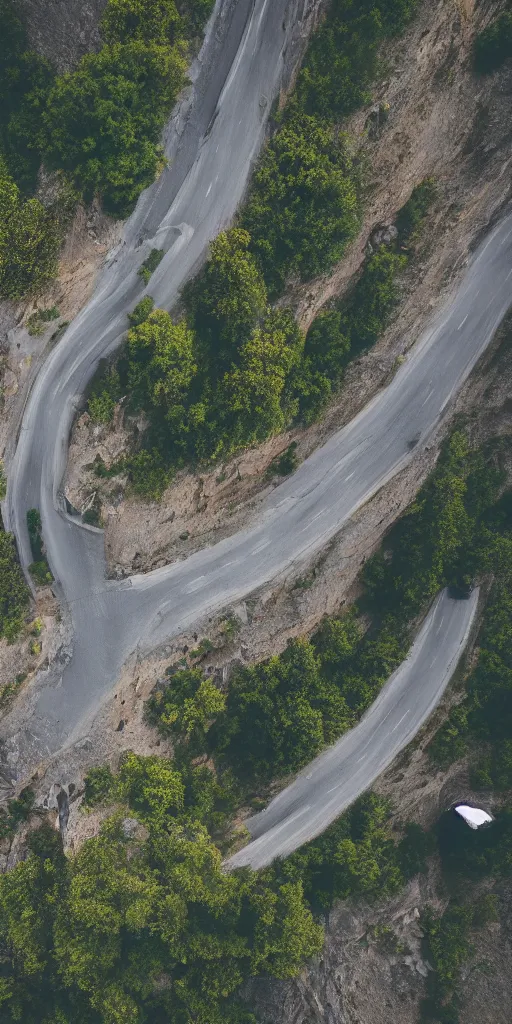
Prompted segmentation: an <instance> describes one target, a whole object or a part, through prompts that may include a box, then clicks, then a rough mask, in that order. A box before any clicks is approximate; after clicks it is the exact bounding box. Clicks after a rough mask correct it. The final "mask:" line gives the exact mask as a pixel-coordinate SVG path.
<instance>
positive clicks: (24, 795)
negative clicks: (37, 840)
mask: <svg viewBox="0 0 512 1024" xmlns="http://www.w3.org/2000/svg"><path fill="white" fill-rule="evenodd" d="M34 801H35V796H34V793H33V791H32V790H31V789H30V786H26V787H25V789H22V791H21V793H20V795H19V796H18V797H15V798H14V799H11V800H8V801H7V807H6V808H3V807H2V808H1V809H0V839H5V838H7V837H11V836H13V835H14V834H15V832H16V829H17V827H18V825H19V824H20V822H22V821H26V820H27V818H28V817H29V815H30V812H31V811H32V808H33V806H34Z"/></svg>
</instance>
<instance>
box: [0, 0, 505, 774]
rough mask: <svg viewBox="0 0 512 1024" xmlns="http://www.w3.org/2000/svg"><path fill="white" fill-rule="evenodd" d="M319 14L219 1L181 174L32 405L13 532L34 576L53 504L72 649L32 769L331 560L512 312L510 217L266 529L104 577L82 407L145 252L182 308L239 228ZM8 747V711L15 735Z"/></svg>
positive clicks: (146, 201)
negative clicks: (285, 80)
mask: <svg viewBox="0 0 512 1024" xmlns="http://www.w3.org/2000/svg"><path fill="white" fill-rule="evenodd" d="M306 6H307V5H305V4H304V2H303V0H253V2H252V3H251V0H238V4H237V5H236V6H233V4H232V3H231V2H229V0H224V2H219V3H218V5H217V8H216V10H217V20H216V21H214V24H213V27H212V29H211V30H210V32H209V34H208V38H207V40H206V43H205V47H204V51H203V56H202V62H200V65H199V73H198V76H197V79H196V83H195V87H194V88H195V91H194V97H193V100H192V103H191V107H190V111H189V113H188V116H187V118H186V119H185V123H184V126H183V125H180V124H178V127H177V128H176V129H173V130H172V131H171V132H170V136H169V142H168V154H169V155H170V156H171V157H173V163H172V166H171V167H170V169H169V170H168V171H167V172H166V173H165V174H164V175H163V177H162V179H161V180H159V182H158V183H156V184H155V186H154V187H153V188H152V189H150V190H149V191H148V192H147V193H145V195H144V196H143V197H142V198H141V201H140V203H139V205H138V207H137V210H136V211H135V214H134V215H133V217H132V218H131V219H130V221H129V222H128V224H127V227H126V233H125V240H124V244H123V245H122V246H121V247H120V249H119V250H118V252H117V254H116V255H115V256H114V258H113V260H112V261H111V263H110V265H109V267H108V268H107V269H106V271H105V273H104V275H103V277H102V279H101V282H100V286H99V288H98V291H97V292H96V294H95V296H94V297H93V299H92V300H91V302H90V303H89V305H88V306H87V307H86V309H85V310H83V311H82V312H81V313H80V315H79V316H78V317H77V318H76V320H75V321H74V322H73V324H72V325H71V326H70V328H69V329H68V331H67V332H66V334H65V335H64V337H63V339H62V340H61V341H60V342H59V343H58V345H57V346H56V347H55V349H54V350H53V351H52V353H51V354H50V356H49V358H48V360H47V362H46V363H45V365H44V366H43V368H42V370H41V372H40V374H39V375H38V378H37V380H36V383H35V385H34V388H33V390H32V393H31V395H30V398H29V400H28V402H27V405H26V409H25V413H24V416H23V421H22V425H21V431H20V435H19V440H18V445H17V449H16V452H15V455H14V457H13V459H12V461H11V463H10V465H9V472H8V495H7V500H6V502H5V503H4V522H5V525H6V527H7V528H9V529H13V530H14V531H15V533H16V536H17V539H18V544H19V550H20V557H21V559H22V563H23V565H24V566H25V567H26V566H27V565H28V564H29V563H30V561H31V554H30V545H29V541H28V535H27V530H26V512H27V510H28V509H29V508H32V507H39V509H40V510H41V516H42V523H43V536H44V539H45V543H46V548H47V552H48V558H49V562H50V565H51V568H52V571H53V573H54V576H55V579H56V581H57V582H56V589H57V592H58V594H59V597H60V600H61V603H62V608H63V613H64V615H68V614H70V616H71V619H72V627H73V635H74V642H73V654H72V658H71V660H70V661H68V663H67V664H66V665H65V667H64V668H62V666H61V667H59V664H57V663H56V664H54V665H53V666H51V668H50V670H49V671H48V673H47V674H46V676H45V678H44V679H42V680H39V681H38V684H37V685H36V686H35V687H34V688H33V689H32V690H31V691H30V694H29V695H28V697H27V700H30V701H31V705H30V709H29V710H28V711H27V716H26V719H25V721H24V723H23V727H22V729H21V731H19V736H18V748H19V751H20V759H19V762H18V765H17V772H18V774H19V775H23V774H24V773H25V772H27V771H29V770H31V768H32V767H33V766H34V764H35V763H37V762H38V761H39V760H40V758H41V756H44V755H46V754H51V753H53V752H56V751H57V750H59V749H61V748H62V747H63V746H64V745H66V744H68V743H70V742H73V741H74V740H76V739H78V738H79V737H80V736H81V735H83V733H84V731H85V730H86V728H87V723H88V720H89V718H90V716H91V715H93V714H94V713H95V712H96V711H97V710H98V709H99V707H100V706H101V703H102V701H103V700H104V699H105V698H106V697H108V695H109V694H110V693H111V690H112V687H113V686H114V684H115V682H116V680H117V679H118V677H119V673H120V670H121V667H122V665H123V664H124V662H125V661H126V659H127V657H128V656H129V655H130V654H131V653H133V652H134V651H137V652H138V653H141V654H144V653H146V652H149V651H150V650H152V649H155V648H156V647H157V646H159V645H160V644H161V643H163V642H164V641H165V640H167V639H168V638H170V637H172V636H175V635H177V634H178V633H180V632H181V631H182V630H183V629H185V628H187V627H188V626H190V625H191V624H192V623H193V622H194V621H196V620H197V619H198V618H199V617H200V616H203V615H204V614H207V613H212V612H218V611H220V610H221V609H222V608H223V607H225V606H227V605H229V604H231V603H232V602H235V601H238V600H240V599H242V598H243V597H244V596H246V595H247V594H249V593H250V592H251V591H253V590H254V589H256V588H257V587H259V586H261V585H262V584H264V583H266V582H268V581H270V580H272V579H273V578H275V577H276V576H278V575H279V574H283V573H288V572H290V573H291V572H293V571H296V570H297V568H298V567H299V566H300V565H301V564H303V563H304V562H305V561H307V559H308V557H310V556H311V555H312V554H313V553H315V552H316V551H318V550H320V549H321V548H322V547H323V546H324V545H325V543H326V542H327V541H328V540H329V539H330V538H331V537H332V536H333V535H334V534H335V533H336V532H337V531H338V530H339V529H340V527H341V526H342V525H343V524H344V523H345V522H346V521H347V519H349V517H350V516H351V515H352V514H353V512H354V511H355V510H356V509H357V508H358V507H360V506H361V504H363V503H364V502H365V501H366V500H368V499H369V498H370V497H371V496H372V495H373V494H375V492H376V491H377V490H378V489H379V488H380V487H381V486H382V485H383V484H384V483H385V482H386V481H387V480H389V479H390V478H391V477H393V475H394V474H395V473H397V472H398V470H399V469H401V468H402V467H403V466H405V465H406V464H407V462H408V461H409V460H410V459H411V457H412V455H413V453H414V451H417V450H418V449H419V448H421V447H422V446H424V445H425V444H426V442H427V440H428V438H429V436H430V434H431V432H432V431H433V429H434V428H435V426H436V425H437V423H438V421H439V419H440V417H441V416H442V415H443V413H444V412H445V411H446V409H447V408H448V406H449V403H450V401H451V399H452V397H453V396H454V395H455V393H456V392H457V390H458V389H459V387H460V385H461V383H462V382H463V380H464V379H465V378H466V377H467V375H468V374H469V372H470V370H471V369H472V367H473V366H474V365H475V363H476V361H477V359H478V358H479V356H480V355H481V353H482V352H483V351H484V349H485V347H486V346H487V344H488V343H489V341H490V339H491V337H492V335H493V333H494V331H495V329H496V327H497V326H498V324H499V323H500V321H501V319H502V317H503V316H504V314H505V312H506V310H507V308H508V306H509V304H510V279H511V277H512V217H508V218H506V219H504V220H503V221H502V222H501V224H499V225H498V226H497V228H496V229H495V230H493V231H492V233H491V234H490V236H489V238H488V239H487V241H486V242H485V243H484V244H483V245H482V246H481V247H480V249H479V251H478V253H477V254H476V255H475V257H474V259H473V261H472V264H471V266H470V267H469V268H468V270H467V271H466V273H465V276H464V278H463V280H462V281H461V283H460V285H459V287H458V289H457V292H456V294H455V295H454V296H453V298H452V300H451V301H450V302H449V303H448V304H447V305H446V307H445V308H444V309H443V310H442V312H441V313H440V314H439V316H438V317H437V319H436V320H435V322H434V323H433V324H432V326H431V327H430V329H429V330H428V331H427V332H426V333H425V334H424V336H423V337H422V338H421V339H420V340H419V341H418V342H417V343H416V345H415V346H414V348H413V350H412V352H411V355H410V356H409V358H408V359H407V360H406V362H405V363H404V364H403V365H402V366H401V367H400V369H399V370H398V372H397V374H396V376H395V378H394V379H393V381H392V383H391V384H390V385H389V386H388V387H387V388H386V389H385V390H383V391H382V392H381V393H380V394H379V395H378V396H377V397H376V398H375V399H374V400H373V401H372V402H371V403H370V404H369V405H368V406H367V407H366V408H365V409H364V410H363V411H362V412H361V413H360V414H359V415H358V416H357V417H356V418H355V419H354V420H353V421H352V422H351V423H350V424H349V425H348V426H346V427H345V428H344V429H343V430H341V431H339V432H338V433H337V434H335V435H334V436H333V437H332V438H331V439H330V440H329V441H328V442H327V444H326V445H324V446H323V447H322V448H321V449H318V450H317V451H316V452H315V453H314V454H313V455H312V456H311V457H310V458H309V459H308V460H307V461H306V462H304V463H303V465H302V466H301V467H300V468H299V469H298V470H297V472H296V473H295V474H294V475H293V477H291V478H290V479H289V480H287V481H286V482H284V483H283V484H281V485H280V486H279V487H278V488H276V489H275V490H274V492H273V494H272V495H271V497H270V499H269V500H268V501H267V503H266V505H265V506H264V507H263V510H262V512H261V513H260V514H259V515H258V518H257V521H256V522H255V524H254V525H253V526H252V528H250V529H246V530H244V531H241V532H240V533H238V534H236V535H234V536H233V537H231V538H228V539H226V540H224V541H222V542H220V543H219V544H217V545H215V546H212V547H211V548H208V549H206V550H203V551H200V552H197V553H196V554H194V555H192V556H191V557H190V558H188V559H187V560H186V561H185V562H179V563H175V564H173V565H171V566H168V567H165V568H163V569H159V570H157V571H155V572H152V573H149V574H147V575H145V576H143V575H140V576H133V577H131V578H130V579H129V580H124V581H121V582H112V581H107V580H106V576H105V559H104V547H103V534H102V532H101V531H98V530H94V529H92V528H90V527H89V528H88V527H83V526H81V525H79V524H78V523H77V522H76V520H73V518H72V517H70V516H69V515H68V514H67V513H66V511H65V503H64V498H63V495H62V493H61V482H62V479H63V475H64V469H65V462H66V455H67V442H68V436H69V429H70V426H71V422H72V419H73V414H74V411H75V409H76V406H77V401H78V398H79V396H80V395H81V394H82V393H83V390H84V387H85V385H86V383H87V381H88V380H89V378H90V376H91V374H92V372H93V371H94V369H95V367H96V365H97V362H98V360H99V359H100V358H101V357H102V356H105V355H106V354H107V353H108V352H109V351H111V350H112V348H113V347H115V346H116V345H117V344H118V343H119V340H120V338H121V336H122V333H123V331H124V329H125V327H126V313H127V312H128V311H129V310H130V309H131V308H133V306H134V304H135V303H136V302H137V301H138V300H139V299H140V298H141V295H142V294H143V291H144V290H143V288H142V286H141V282H140V279H139V278H138V277H137V273H136V271H137V268H138V267H139V266H140V263H141V262H142V261H143V259H144V258H145V256H146V255H147V252H148V250H149V249H151V248H152V246H153V245H158V246H159V247H160V248H163V249H165V250H166V256H165V257H164V259H163V260H162V262H161V264H160V266H159V268H158V270H157V271H156V272H155V274H154V275H153V277H152V279H151V282H150V292H151V294H152V295H153V296H154V298H155V300H156V302H157V304H158V305H160V306H163V307H165V308H170V307H171V306H172V305H173V303H174V302H175V299H176V295H177V292H178V290H179V287H180V286H181V284H182V283H183V281H184V279H185V278H186V276H187V275H188V274H189V273H190V272H191V271H192V269H193V268H194V266H195V265H196V264H197V261H198V260H199V259H200V257H201V255H202V254H203V253H204V251H205V248H206V245H207V243H208V241H209V239H210V238H212V237H213V236H214V235H215V234H216V233H217V231H218V230H219V229H220V228H222V227H223V226H225V225H226V224H227V223H228V222H229V221H230V219H231V218H232V216H233V213H234V212H235V209H236V206H237V204H238V202H239V199H240V197H241V195H242V192H243V187H244V185H245V182H246V180H247V176H248V173H249V170H250V165H251V161H252V159H253V157H254V154H255V153H256V152H257V149H258V146H259V145H260V142H261V138H262V133H263V126H264V122H265V118H266V114H267V112H268V106H269V103H270V101H271V99H272V96H273V95H274V93H275V91H276V89H277V87H278V84H279V80H280V77H281V73H282V55H283V50H284V47H285V46H286V45H287V40H288V41H289V39H290V36H291V32H292V28H293V24H294V22H295V21H296V20H297V18H298V16H299V14H300V13H302V12H303V11H304V9H305V7H306ZM215 93H216V97H217V98H216V100H215ZM212 97H213V98H212ZM205 111H206V113H205ZM16 728H18V723H17V725H16ZM11 735H12V722H11V720H10V716H9V715H8V716H6V717H5V719H4V720H3V721H2V723H1V724H0V737H3V738H4V739H5V738H6V737H9V736H11Z"/></svg>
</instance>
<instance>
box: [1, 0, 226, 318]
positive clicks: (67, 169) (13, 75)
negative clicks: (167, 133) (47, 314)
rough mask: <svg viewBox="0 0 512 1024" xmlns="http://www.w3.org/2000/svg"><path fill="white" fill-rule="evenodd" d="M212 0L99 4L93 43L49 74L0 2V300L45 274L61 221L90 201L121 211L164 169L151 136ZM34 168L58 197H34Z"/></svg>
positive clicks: (156, 133) (32, 286)
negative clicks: (75, 60)
mask: <svg viewBox="0 0 512 1024" xmlns="http://www.w3.org/2000/svg"><path fill="white" fill-rule="evenodd" d="M212 6H213V3H212V0H188V2H186V0H184V2H182V3H180V4H178V5H175V3H174V0H149V2H147V0H146V2H142V0H108V3H107V6H106V8H105V12H104V16H103V20H102V23H101V26H100V31H101V36H102V41H103V46H102V48H101V49H100V51H99V53H92V54H88V55H87V56H85V57H84V58H83V59H82V60H81V61H80V63H79V65H78V67H77V68H76V69H75V70H74V71H72V72H69V73H67V74H62V75H59V74H57V73H56V71H55V69H54V68H53V67H52V66H51V65H50V64H49V62H48V61H46V60H44V59H43V58H42V57H40V56H39V55H38V54H36V53H34V52H33V51H31V50H30V49H29V47H28V42H27V38H26V34H25V30H24V27H23V24H22V22H21V20H20V17H19V15H18V12H17V10H16V5H15V3H14V0H0V29H1V32H0V36H1V43H0V95H1V97H2V109H1V111H0V220H1V228H0V298H6V299H14V300H17V299H20V298H22V297H23V296H25V295H31V294H37V293H39V292H41V291H42V290H43V289H44V287H45V286H46V285H47V284H48V282H49V281H50V280H51V279H52V278H53V277H54V276H55V273H56V270H57V260H58V255H59V251H60V248H61V244H62V241H63V237H64V231H65V228H66V226H67V224H68V222H69V218H70V216H71V214H72V212H73V210H74V208H75V206H76V203H77V201H78V200H79V199H80V200H82V201H84V202H86V203H87V202H90V201H91V200H92V199H93V198H94V197H95V196H97V197H99V199H100V200H101V202H102V205H103V207H104V209H105V210H106V211H107V212H108V213H111V214H112V215H113V216H116V217H125V216H127V215H128V213H130V211H131V210H132V209H133V206H134V204H135V202H136V200H137V198H138V196H139V195H140V193H141V192H142V190H143V189H144V188H146V187H147V186H148V185H150V184H151V183H152V182H153V181H154V179H155V177H156V176H157V174H158V172H159V170H160V169H161V167H162V166H163V161H164V157H163V151H162V149H161V146H160V135H161V131H162V128H163V126H164V123H165V120H166V118H167V116H168V114H169V111H170V110H171V109H172V107H173V105H174V102H175V100H176V97H177V95H178V92H179V91H180V89H181V88H182V86H183V84H184V82H185V72H186V67H187V56H188V54H189V44H190V42H191V40H194V39H195V38H196V37H197V36H198V35H199V34H200V32H201V29H202V26H203V23H204V21H205V20H206V18H207V17H208V15H209V13H210V11H211V9H212ZM41 165H44V167H45V168H46V169H47V170H50V171H56V172H58V175H59V188H58V189H57V192H58V197H57V198H56V199H55V200H53V201H52V202H51V203H49V204H47V203H42V202H41V201H40V200H39V199H37V198H34V192H35V191H36V188H37V184H38V174H39V170H40V168H41Z"/></svg>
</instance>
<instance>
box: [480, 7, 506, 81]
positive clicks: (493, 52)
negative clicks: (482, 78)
mask: <svg viewBox="0 0 512 1024" xmlns="http://www.w3.org/2000/svg"><path fill="white" fill-rule="evenodd" d="M509 57H512V13H511V12H509V11H504V12H503V13H502V14H500V16H499V17H498V18H496V20H495V21H492V22H491V24H490V25H488V26H487V28H484V29H483V31H482V32H480V33H479V34H478V35H477V37H476V39H475V50H474V59H475V68H476V70H477V71H479V72H480V73H481V74H490V73H491V72H493V71H496V69H497V68H499V67H501V65H502V64H504V63H505V61H506V60H508V59H509Z"/></svg>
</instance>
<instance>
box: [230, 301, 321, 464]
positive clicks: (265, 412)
mask: <svg viewBox="0 0 512 1024" xmlns="http://www.w3.org/2000/svg"><path fill="white" fill-rule="evenodd" d="M302 345H303V339H302V335H301V332H300V330H299V329H298V327H297V324H296V322H295V319H294V317H293V316H292V314H291V313H290V312H289V311H288V310H276V311H274V312H271V313H269V315H268V316H267V317H266V318H265V320H264V321H263V323H262V326H261V327H256V328H255V330H254V331H253V333H252V335H251V336H250V338H249V339H248V341H247V342H246V343H245V344H244V345H243V347H242V349H241V351H240V363H239V365H238V366H234V367H233V368H232V370H231V371H230V373H228V374H226V375H225V377H224V379H223V380H222V382H221V385H220V389H219V392H218V393H217V396H216V403H215V404H216V408H218V409H219V411H220V417H219V420H220V423H221V424H222V422H223V421H224V423H225V424H226V425H225V426H221V427H220V430H221V432H222V441H221V443H222V446H223V449H224V452H225V453H226V454H229V451H230V450H236V448H240V447H243V446H245V445H253V444H258V443H259V442H261V441H264V440H265V439H266V438H267V437H269V436H271V435H272V434H277V433H279V432H280V431H281V430H283V429H284V427H285V426H286V425H287V423H288V422H289V421H290V419H291V418H292V417H293V414H294V412H296V406H295V407H294V406H293V405H290V404H289V403H287V402H286V397H287V396H286V391H285V388H286V382H287V379H288V377H289V375H290V373H291V371H292V370H293V368H294V367H295V366H297V364H298V362H299V359H300V355H301V351H302ZM216 454H217V453H216Z"/></svg>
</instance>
